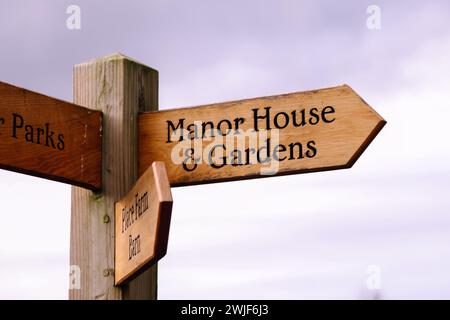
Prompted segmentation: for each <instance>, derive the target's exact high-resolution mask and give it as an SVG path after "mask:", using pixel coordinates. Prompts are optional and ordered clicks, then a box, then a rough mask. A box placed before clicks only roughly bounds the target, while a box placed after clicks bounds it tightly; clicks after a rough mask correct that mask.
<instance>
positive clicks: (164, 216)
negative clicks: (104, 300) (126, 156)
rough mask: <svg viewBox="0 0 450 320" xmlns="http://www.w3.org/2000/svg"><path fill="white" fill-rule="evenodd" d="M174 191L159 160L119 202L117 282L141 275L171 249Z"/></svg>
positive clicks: (116, 221)
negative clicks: (171, 189)
mask: <svg viewBox="0 0 450 320" xmlns="http://www.w3.org/2000/svg"><path fill="white" fill-rule="evenodd" d="M171 213H172V194H171V191H170V184H169V178H168V177H167V172H166V168H165V166H164V163H163V162H160V161H155V162H153V163H152V165H151V166H150V167H149V168H147V170H146V171H145V172H144V173H143V174H142V175H141V177H139V179H138V181H137V182H136V184H135V185H134V186H133V188H132V189H131V190H130V191H129V192H128V194H127V195H126V196H125V197H123V198H122V199H120V200H119V201H118V202H116V205H115V230H116V234H115V268H114V270H115V272H114V275H115V284H116V285H120V284H122V283H125V281H129V280H130V279H132V278H133V277H135V276H137V275H138V274H139V273H141V272H142V271H143V270H145V269H146V268H148V267H150V266H151V265H153V264H154V263H156V262H157V261H158V260H160V259H161V258H162V257H163V256H164V255H165V254H166V252H167V241H168V238H169V227H170V218H171Z"/></svg>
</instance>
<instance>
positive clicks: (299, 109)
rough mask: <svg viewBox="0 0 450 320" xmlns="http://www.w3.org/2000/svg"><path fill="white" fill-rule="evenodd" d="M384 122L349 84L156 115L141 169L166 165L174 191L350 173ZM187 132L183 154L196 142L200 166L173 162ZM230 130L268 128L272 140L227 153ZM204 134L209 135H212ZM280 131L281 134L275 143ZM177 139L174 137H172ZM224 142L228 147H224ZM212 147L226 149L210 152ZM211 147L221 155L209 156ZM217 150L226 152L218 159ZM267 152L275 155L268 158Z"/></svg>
mask: <svg viewBox="0 0 450 320" xmlns="http://www.w3.org/2000/svg"><path fill="white" fill-rule="evenodd" d="M196 121H197V122H198V123H199V124H198V125H197V126H191V127H190V129H189V125H191V124H193V123H195V122H196ZM385 123H386V121H385V120H384V119H383V118H382V117H381V116H380V115H378V114H377V113H376V112H375V111H374V110H373V109H372V108H371V107H370V106H369V105H368V104H367V103H366V102H365V101H364V100H363V99H361V97H359V96H358V95H357V94H356V92H354V91H353V90H352V89H351V88H350V87H349V86H347V85H343V86H338V87H333V88H327V89H321V90H314V91H307V92H298V93H290V94H283V95H277V96H271V97H262V98H256V99H246V100H240V101H232V102H225V103H218V104H211V105H205V106H199V107H192V108H180V109H171V110H167V111H160V112H150V113H145V114H140V115H139V162H140V164H142V167H144V168H145V167H146V166H147V165H148V164H150V163H151V162H153V161H163V162H164V163H165V164H166V166H167V171H168V175H169V180H170V183H171V185H172V186H186V185H195V184H204V183H211V182H221V181H230V180H241V179H251V178H260V177H270V176H273V175H286V174H296V173H304V172H313V171H323V170H333V169H342V168H349V167H351V166H352V165H353V164H354V163H355V161H356V160H357V159H358V157H359V156H360V155H361V154H362V152H363V151H364V150H365V148H366V147H367V146H368V145H369V143H370V142H371V141H372V140H373V139H374V138H375V136H376V135H377V134H378V132H379V131H380V130H381V129H382V127H383V126H384V125H385ZM181 126H183V129H185V130H188V131H189V132H188V133H189V134H190V136H188V137H187V138H186V137H184V139H181V140H182V141H181V142H182V143H185V142H188V143H187V144H185V145H186V147H184V148H185V149H184V150H183V152H181V153H180V154H184V151H186V150H187V148H191V147H192V148H195V143H198V142H201V144H202V148H200V149H198V150H199V152H197V150H194V157H195V158H197V159H200V162H199V163H198V164H197V166H196V167H195V165H194V164H193V163H191V164H190V165H189V166H186V168H184V167H183V164H182V163H176V162H175V161H174V160H173V158H172V155H171V154H172V151H173V150H175V149H174V147H176V146H178V145H180V139H179V134H178V133H177V132H176V130H175V129H176V128H181ZM211 127H213V128H214V129H218V128H221V129H222V131H221V132H222V134H223V136H222V137H221V139H219V142H218V143H217V141H216V140H215V138H216V137H220V134H218V133H217V132H216V133H214V134H213V135H211V134H208V131H207V129H210V128H211ZM195 128H197V132H195V130H194V129H195ZM229 128H231V129H236V128H237V129H239V130H241V132H258V133H261V132H262V131H263V130H262V129H265V130H266V129H267V131H266V133H267V137H268V139H260V140H258V145H257V147H256V148H253V149H251V148H249V147H248V144H247V145H244V144H243V145H240V146H239V145H238V144H237V143H236V142H235V143H234V145H233V144H232V145H231V146H232V147H236V148H235V149H233V148H229V147H228V146H229V145H228V144H225V140H226V138H227V134H226V133H227V132H228V131H227V129H229ZM203 129H206V131H205V132H206V133H205V132H204V131H203ZM256 129H257V130H256ZM274 129H277V130H278V142H277V143H275V141H276V139H274V138H275V130H274ZM252 130H253V131H252ZM174 132H175V133H176V134H175V135H174V136H172V135H173V134H174ZM219 133H220V132H219ZM236 136H238V135H236ZM269 140H270V141H269ZM232 141H233V140H231V142H232ZM235 141H237V140H235ZM221 143H223V145H224V146H226V148H224V147H220V144H221ZM247 143H248V141H247ZM271 143H272V144H271ZM213 144H216V145H219V147H220V148H216V149H214V148H212V147H211V146H212V145H213ZM262 146H263V147H266V148H265V149H261V150H262V151H261V152H260V153H259V154H260V155H261V159H259V158H258V156H257V155H255V154H258V153H257V152H255V153H252V151H256V150H257V149H258V148H260V147H262ZM277 146H278V147H277ZM207 147H210V150H211V151H212V150H215V151H214V152H211V153H209V152H208V148H207ZM216 150H219V151H221V152H222V151H224V150H225V152H224V154H223V155H220V156H217V154H215V152H216ZM234 150H240V151H239V152H237V151H236V152H235V151H234ZM265 150H270V152H269V153H268V154H267V156H266V155H265V153H266V152H265ZM230 151H231V152H230ZM205 152H206V153H205ZM229 152H230V153H229ZM238 153H239V154H240V155H242V157H241V158H239V159H238V157H237V156H236V155H237V154H238ZM246 153H248V154H249V155H250V156H249V157H248V158H249V159H250V158H252V159H251V161H246V160H245V158H246V157H245V155H246ZM262 154H264V157H265V158H269V159H270V158H271V159H272V160H278V159H282V161H273V162H270V161H269V162H267V163H266V164H265V163H264V161H263V160H262V159H263V156H262ZM189 155H190V154H189ZM209 155H211V157H209ZM224 157H227V159H225V158H224ZM188 158H189V157H187V158H186V159H188ZM209 159H212V161H210V160H209ZM236 159H237V161H234V160H236ZM205 160H208V161H205ZM239 160H241V161H239ZM259 160H260V161H259ZM276 162H278V168H277V169H276V170H277V171H273V172H271V174H267V171H266V172H265V173H264V174H262V170H266V169H269V167H270V166H272V165H276ZM211 164H214V165H215V167H214V166H213V165H211ZM223 164H225V165H223Z"/></svg>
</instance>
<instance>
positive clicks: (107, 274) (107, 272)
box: [103, 269, 109, 277]
mask: <svg viewBox="0 0 450 320" xmlns="http://www.w3.org/2000/svg"><path fill="white" fill-rule="evenodd" d="M103 276H104V277H107V276H109V270H108V269H104V270H103Z"/></svg>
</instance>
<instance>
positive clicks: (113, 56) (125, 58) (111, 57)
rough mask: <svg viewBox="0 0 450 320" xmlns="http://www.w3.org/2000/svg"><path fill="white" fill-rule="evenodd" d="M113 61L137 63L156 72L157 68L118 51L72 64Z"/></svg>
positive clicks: (80, 64)
mask: <svg viewBox="0 0 450 320" xmlns="http://www.w3.org/2000/svg"><path fill="white" fill-rule="evenodd" d="M115 61H120V62H125V63H132V64H137V65H140V66H143V67H145V68H148V69H151V70H153V71H155V72H157V70H155V69H153V68H150V67H149V66H147V65H146V64H144V63H142V62H139V61H137V60H135V59H133V58H130V57H128V56H126V55H124V54H122V53H120V52H119V53H113V54H108V55H105V56H101V57H98V58H95V59H92V60H89V61H86V62H82V63H79V64H76V65H75V66H74V68H76V67H78V66H85V65H89V64H98V63H105V62H115Z"/></svg>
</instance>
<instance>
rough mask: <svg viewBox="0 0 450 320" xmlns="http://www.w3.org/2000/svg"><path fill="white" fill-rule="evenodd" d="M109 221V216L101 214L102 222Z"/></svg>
mask: <svg viewBox="0 0 450 320" xmlns="http://www.w3.org/2000/svg"><path fill="white" fill-rule="evenodd" d="M110 221H111V219H110V218H109V216H108V215H107V214H105V215H104V216H103V223H109V222H110Z"/></svg>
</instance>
